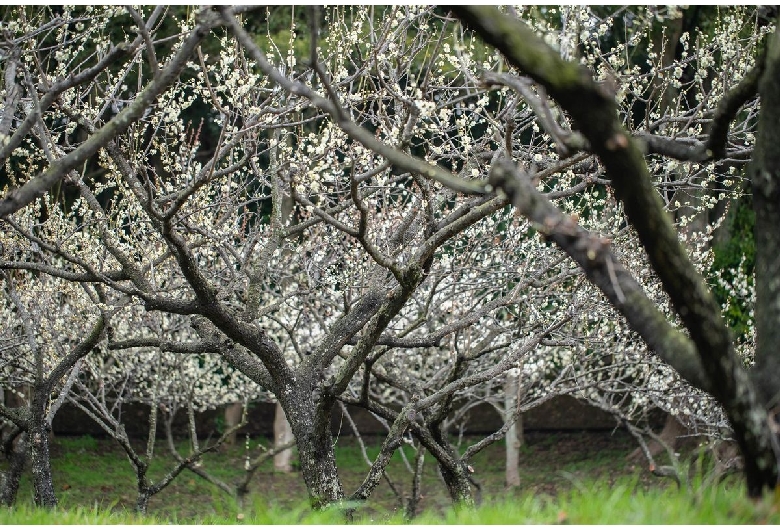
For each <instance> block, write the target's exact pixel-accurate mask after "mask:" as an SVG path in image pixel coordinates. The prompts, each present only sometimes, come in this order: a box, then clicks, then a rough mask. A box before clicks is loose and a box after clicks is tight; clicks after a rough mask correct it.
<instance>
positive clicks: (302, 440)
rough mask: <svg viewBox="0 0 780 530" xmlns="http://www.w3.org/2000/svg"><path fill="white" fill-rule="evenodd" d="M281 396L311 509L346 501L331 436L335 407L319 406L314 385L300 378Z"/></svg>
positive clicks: (280, 399)
mask: <svg viewBox="0 0 780 530" xmlns="http://www.w3.org/2000/svg"><path fill="white" fill-rule="evenodd" d="M295 383H296V384H294V385H289V386H287V387H286V388H285V390H284V391H283V392H281V393H280V394H278V395H277V399H278V400H279V403H280V404H281V406H282V407H283V408H284V412H285V414H286V416H287V420H288V421H289V422H290V427H291V428H292V433H293V436H295V442H296V446H297V447H298V458H299V460H300V465H301V475H302V476H303V481H304V482H305V483H306V488H307V490H308V492H309V499H310V501H311V505H312V507H313V508H315V509H319V508H324V507H326V506H328V505H330V504H333V503H335V502H338V501H341V500H343V499H344V488H343V486H342V484H341V479H340V478H339V473H338V469H337V468H336V455H335V453H334V452H333V435H332V434H331V432H330V416H331V412H332V410H333V407H332V405H331V406H326V405H324V404H322V403H321V402H319V399H321V398H318V399H317V401H318V402H315V399H314V396H313V395H312V392H311V390H310V389H311V388H312V386H311V383H310V382H309V384H306V383H307V382H306V381H305V378H303V377H300V378H299V379H298V380H297V381H295Z"/></svg>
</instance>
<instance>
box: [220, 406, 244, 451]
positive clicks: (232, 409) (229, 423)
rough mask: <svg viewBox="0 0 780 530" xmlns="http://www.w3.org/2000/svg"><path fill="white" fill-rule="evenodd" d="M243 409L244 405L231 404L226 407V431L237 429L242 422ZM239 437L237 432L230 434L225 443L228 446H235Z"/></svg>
mask: <svg viewBox="0 0 780 530" xmlns="http://www.w3.org/2000/svg"><path fill="white" fill-rule="evenodd" d="M243 408H244V405H243V404H242V403H230V404H229V405H227V406H226V407H225V430H228V429H230V428H232V427H235V426H236V425H238V424H239V423H240V422H241V413H242V412H243ZM237 435H238V432H237V431H234V432H232V433H230V436H228V438H227V440H226V441H225V443H226V444H227V445H235V444H236V436H237Z"/></svg>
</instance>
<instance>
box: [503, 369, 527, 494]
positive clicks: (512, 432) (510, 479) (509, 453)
mask: <svg viewBox="0 0 780 530" xmlns="http://www.w3.org/2000/svg"><path fill="white" fill-rule="evenodd" d="M519 383H520V375H519V374H518V373H517V372H516V371H515V370H510V371H508V372H507V373H506V379H505V380H504V416H505V417H504V421H505V422H506V421H508V420H509V419H510V418H511V416H512V415H513V414H514V413H515V411H516V410H517V397H518V396H517V392H518V389H519V386H520V384H519ZM522 436H523V423H522V418H521V417H518V418H517V421H515V422H514V423H513V424H512V425H511V426H510V427H509V429H508V430H507V431H506V434H505V435H504V441H505V442H506V485H507V487H513V486H515V487H516V486H519V485H520V446H521V445H522V442H521V439H522Z"/></svg>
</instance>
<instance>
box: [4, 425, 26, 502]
mask: <svg viewBox="0 0 780 530" xmlns="http://www.w3.org/2000/svg"><path fill="white" fill-rule="evenodd" d="M8 460H9V465H8V470H7V471H6V472H5V473H3V475H2V479H1V480H0V505H3V506H8V507H10V506H13V504H14V501H16V494H17V493H18V492H19V481H20V479H21V478H22V471H23V470H24V464H25V463H26V462H27V433H22V434H20V435H19V437H18V438H17V440H16V442H15V443H14V445H13V447H12V449H11V453H10V455H9V456H8Z"/></svg>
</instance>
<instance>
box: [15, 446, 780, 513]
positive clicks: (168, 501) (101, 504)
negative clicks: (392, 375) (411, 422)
mask: <svg viewBox="0 0 780 530" xmlns="http://www.w3.org/2000/svg"><path fill="white" fill-rule="evenodd" d="M260 441H261V440H255V441H251V442H250V446H251V447H252V448H256V447H257V445H258V443H259V442H260ZM262 442H263V443H265V441H264V440H263V441H262ZM378 447H379V441H378V440H373V441H372V443H371V444H370V446H369V448H368V452H369V457H373V456H374V455H375V454H376V452H377V451H378ZM633 447H634V446H633V444H632V442H631V440H630V439H629V438H628V437H627V436H625V435H622V434H620V433H617V434H615V435H610V434H609V433H569V434H543V433H532V434H530V435H529V436H528V443H527V445H526V446H525V447H524V449H523V451H522V455H521V479H522V484H523V485H522V486H521V487H520V488H514V489H511V490H507V489H506V488H505V487H504V478H503V471H504V470H503V465H504V460H503V459H504V447H503V445H502V444H496V445H494V446H493V447H490V448H488V449H487V450H486V451H484V452H483V453H480V454H479V455H478V456H477V457H476V458H475V459H474V460H473V461H472V462H471V464H472V465H473V467H474V468H475V470H476V473H475V477H476V478H477V479H478V480H479V481H480V483H481V484H482V498H483V501H484V502H483V505H482V506H481V507H480V508H479V509H478V510H476V511H468V510H457V511H456V510H453V509H452V507H451V503H450V501H449V498H448V496H447V494H446V490H445V488H444V486H443V484H442V483H441V480H440V478H439V477H438V473H437V470H436V468H435V462H434V461H433V459H432V458H431V457H430V456H428V457H427V459H426V467H425V473H424V476H423V494H424V498H423V499H422V501H421V503H420V509H421V512H422V513H421V515H420V516H419V517H418V518H416V519H415V521H414V522H415V523H420V524H523V523H540V524H553V523H571V524H596V523H598V524H675V523H685V524H742V523H750V524H758V523H771V524H779V523H780V517H778V514H777V510H776V506H775V504H774V503H773V502H772V501H771V500H763V501H759V502H752V501H750V500H748V499H747V498H746V497H745V494H744V490H743V488H742V485H741V482H740V481H739V480H731V481H727V482H725V483H724V484H721V485H719V486H717V487H713V486H705V485H702V484H703V483H702V481H701V480H698V481H694V485H693V486H692V488H691V489H690V490H689V491H685V490H683V491H678V488H677V487H676V486H675V485H674V484H673V483H672V482H670V481H668V480H666V481H664V480H662V479H658V478H656V477H652V476H650V475H649V474H647V473H646V472H644V471H643V470H641V469H637V468H636V467H634V466H632V465H631V464H629V463H627V461H626V459H625V456H626V455H627V454H628V453H629V452H630V451H631V450H632V449H633ZM181 450H182V451H184V452H186V442H182V444H181ZM404 450H405V453H406V457H407V458H408V459H409V460H410V461H412V460H413V458H414V455H413V453H412V451H411V450H410V448H409V447H406V448H405V449H404ZM245 458H246V449H245V448H244V444H243V443H240V444H238V446H235V447H230V448H227V449H226V450H223V451H220V452H218V453H216V454H210V455H208V456H207V458H206V460H205V461H204V464H203V468H204V469H206V470H207V471H209V472H210V473H213V474H214V475H215V476H217V477H218V478H220V479H221V480H223V481H225V482H227V483H230V484H235V483H236V481H238V480H239V479H240V478H241V477H242V476H243V464H244V461H245ZM336 458H337V462H338V465H339V470H340V473H341V476H342V481H343V483H344V487H345V491H347V492H348V493H349V492H351V491H353V490H354V489H355V488H356V487H357V486H358V485H359V484H360V481H362V479H363V478H364V475H365V472H366V470H367V464H366V463H365V461H364V460H363V457H362V455H361V454H360V451H359V448H358V446H357V444H356V443H355V441H354V439H352V438H347V437H342V438H341V439H340V440H339V442H338V445H337V447H336ZM52 464H53V472H54V478H55V490H56V492H57V495H58V499H59V508H58V509H57V510H56V511H55V512H52V513H49V512H45V511H41V510H37V509H34V508H32V499H31V498H32V491H31V487H30V484H29V476H28V474H26V475H25V477H24V480H23V483H22V486H21V488H20V492H19V499H18V501H17V506H16V507H14V508H13V509H11V510H0V524H53V523H58V524H170V523H173V524H341V523H342V522H343V518H342V513H341V512H340V511H339V510H332V511H328V512H324V513H312V512H311V510H310V509H309V508H308V506H307V503H306V489H305V487H304V484H303V480H302V479H301V477H300V475H299V473H297V472H294V473H290V474H282V473H275V472H274V471H273V467H272V463H271V462H268V463H266V464H265V465H264V466H263V467H261V468H260V470H259V471H258V473H257V474H256V476H255V479H254V480H253V482H252V485H251V493H250V495H249V497H248V499H247V505H246V506H244V507H239V506H238V505H237V504H236V501H235V499H234V498H232V497H231V496H229V495H227V494H226V493H224V492H223V491H221V490H219V489H218V488H216V486H214V485H211V484H209V483H207V482H205V481H204V480H202V479H201V478H199V477H197V476H195V475H194V474H192V473H190V472H185V473H184V474H182V475H181V476H179V477H178V478H177V479H176V480H175V481H174V482H173V483H172V484H171V486H170V487H169V488H168V489H166V490H164V491H163V492H161V493H160V494H159V495H157V496H155V497H153V498H152V500H151V501H150V504H149V515H148V517H139V516H137V515H135V514H134V513H133V512H132V509H133V506H134V505H135V476H134V474H133V471H132V468H131V467H130V465H129V463H128V461H127V458H126V457H125V456H124V453H122V451H121V450H120V449H118V448H117V447H116V445H115V444H114V443H112V442H111V441H110V440H103V439H95V438H91V437H88V436H86V437H80V438H57V439H55V440H54V442H53V444H52ZM171 465H172V460H171V459H170V457H169V456H168V454H167V449H166V447H165V445H164V444H160V446H159V447H158V448H157V455H156V457H155V459H154V461H153V464H152V467H151V470H150V477H151V478H152V480H155V479H157V478H159V477H161V476H162V475H163V474H164V473H166V472H167V471H168V469H169V468H170V466H171ZM388 475H389V477H390V479H391V480H392V481H393V484H394V486H395V488H396V489H397V490H399V491H400V493H401V495H402V496H403V495H405V494H408V492H409V491H410V489H411V475H410V474H409V472H408V471H407V470H406V466H405V464H404V461H403V458H402V457H401V455H400V454H396V455H395V456H394V457H393V459H392V462H391V464H390V466H389V467H388ZM400 504H401V503H400V502H399V499H398V498H397V497H396V496H395V495H394V494H393V492H392V490H391V488H390V487H389V486H388V485H387V483H385V482H383V483H382V484H380V486H379V487H378V488H377V490H376V492H375V494H374V495H373V496H372V498H371V499H370V500H369V502H368V503H366V504H365V505H363V506H357V510H356V512H355V514H356V522H360V523H364V524H371V523H390V524H397V523H403V522H404V521H403V515H402V510H400V509H399V508H400Z"/></svg>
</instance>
